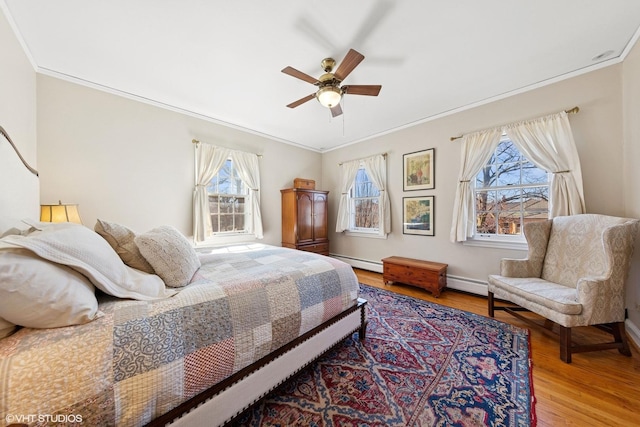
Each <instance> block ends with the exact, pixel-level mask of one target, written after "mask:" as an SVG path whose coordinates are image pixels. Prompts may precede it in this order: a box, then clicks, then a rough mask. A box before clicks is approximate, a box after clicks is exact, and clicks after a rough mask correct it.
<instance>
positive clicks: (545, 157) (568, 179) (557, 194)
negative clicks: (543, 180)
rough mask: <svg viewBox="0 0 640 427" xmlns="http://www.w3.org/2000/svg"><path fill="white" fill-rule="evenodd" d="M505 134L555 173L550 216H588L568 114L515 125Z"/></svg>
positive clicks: (539, 163) (550, 186)
mask: <svg viewBox="0 0 640 427" xmlns="http://www.w3.org/2000/svg"><path fill="white" fill-rule="evenodd" d="M505 131H506V133H507V135H508V136H509V137H510V138H511V141H513V143H514V144H515V146H516V147H518V150H520V152H521V153H522V154H523V155H524V156H525V157H526V158H527V159H529V160H530V161H531V162H532V163H533V164H534V165H536V166H537V167H539V168H541V169H544V170H546V171H547V172H551V174H552V175H551V182H550V183H549V188H550V191H551V195H550V196H551V197H550V199H551V205H550V208H549V217H550V218H553V217H556V216H562V215H576V214H581V213H584V212H585V205H584V192H583V189H582V171H581V168H580V159H579V157H578V151H577V149H576V144H575V142H574V140H573V134H572V132H571V125H570V124H569V118H568V117H567V113H566V112H564V111H562V112H560V113H558V114H553V115H550V116H547V117H541V118H539V119H536V120H530V121H526V122H521V123H514V124H511V125H508V126H506V127H505Z"/></svg>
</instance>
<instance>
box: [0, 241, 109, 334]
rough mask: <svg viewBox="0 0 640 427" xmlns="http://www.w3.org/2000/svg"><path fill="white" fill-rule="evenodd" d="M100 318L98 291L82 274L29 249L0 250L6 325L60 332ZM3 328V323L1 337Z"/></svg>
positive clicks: (1, 312)
mask: <svg viewBox="0 0 640 427" xmlns="http://www.w3.org/2000/svg"><path fill="white" fill-rule="evenodd" d="M101 315H102V313H101V312H100V311H98V301H97V300H96V296H95V288H94V287H93V285H92V284H91V282H89V280H88V279H87V278H86V277H84V276H83V275H82V274H80V273H78V272H77V271H75V270H73V269H71V268H69V267H65V266H62V265H57V264H54V263H52V262H49V261H46V260H44V259H42V258H40V257H38V256H37V255H36V254H34V253H33V252H31V251H29V250H27V249H22V248H15V249H2V250H0V317H1V318H2V319H4V320H5V322H11V323H13V324H15V325H20V326H26V327H30V328H57V327H61V326H70V325H80V324H83V323H87V322H90V321H92V320H94V319H96V318H97V317H99V316H101ZM2 319H0V320H2ZM2 328H3V325H2V324H1V322H0V333H1V331H2V330H3V329H2ZM11 332H13V331H11Z"/></svg>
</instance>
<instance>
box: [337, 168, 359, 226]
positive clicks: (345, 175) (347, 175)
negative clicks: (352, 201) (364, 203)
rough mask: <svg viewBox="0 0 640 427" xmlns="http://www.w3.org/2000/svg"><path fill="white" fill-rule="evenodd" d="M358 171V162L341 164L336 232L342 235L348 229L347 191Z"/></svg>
mask: <svg viewBox="0 0 640 427" xmlns="http://www.w3.org/2000/svg"><path fill="white" fill-rule="evenodd" d="M358 169H360V160H353V161H350V162H344V163H342V167H341V175H342V178H341V181H340V203H339V204H338V218H337V220H336V232H337V233H342V232H343V231H345V230H348V229H349V225H350V221H351V219H350V217H349V190H350V189H351V186H352V185H353V182H354V181H355V179H356V174H357V173H358Z"/></svg>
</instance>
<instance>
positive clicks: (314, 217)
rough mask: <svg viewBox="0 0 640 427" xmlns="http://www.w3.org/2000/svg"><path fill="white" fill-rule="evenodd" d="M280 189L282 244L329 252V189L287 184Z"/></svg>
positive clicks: (318, 251) (321, 252)
mask: <svg viewBox="0 0 640 427" xmlns="http://www.w3.org/2000/svg"><path fill="white" fill-rule="evenodd" d="M280 192H281V193H282V246H283V247H285V248H293V249H299V250H301V251H309V252H315V253H319V254H322V255H329V238H328V237H329V233H328V226H327V212H328V200H329V192H328V191H321V190H310V189H302V188H287V189H284V190H280Z"/></svg>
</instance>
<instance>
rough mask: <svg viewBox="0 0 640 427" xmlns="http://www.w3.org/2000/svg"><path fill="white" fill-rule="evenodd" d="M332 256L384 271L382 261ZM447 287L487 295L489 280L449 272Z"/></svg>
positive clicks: (373, 269)
mask: <svg viewBox="0 0 640 427" xmlns="http://www.w3.org/2000/svg"><path fill="white" fill-rule="evenodd" d="M331 257H332V258H336V259H339V260H340V261H344V262H346V263H347V264H349V265H350V266H352V267H353V268H360V269H362V270H367V271H373V272H376V273H382V262H381V261H370V260H366V259H361V258H355V257H350V256H346V255H339V254H331ZM447 288H449V289H455V290H458V291H463V292H469V293H472V294H476V295H483V296H487V282H486V281H482V280H477V279H471V278H468V277H460V276H454V275H451V274H447Z"/></svg>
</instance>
